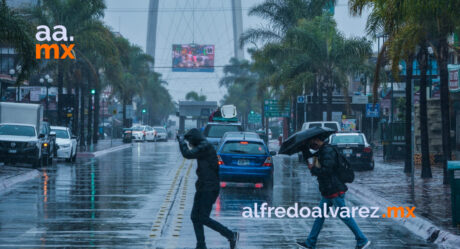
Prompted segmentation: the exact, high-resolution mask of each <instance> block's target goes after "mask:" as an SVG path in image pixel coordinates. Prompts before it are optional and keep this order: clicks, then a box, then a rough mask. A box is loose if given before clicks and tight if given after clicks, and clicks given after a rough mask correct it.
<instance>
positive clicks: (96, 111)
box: [93, 83, 100, 144]
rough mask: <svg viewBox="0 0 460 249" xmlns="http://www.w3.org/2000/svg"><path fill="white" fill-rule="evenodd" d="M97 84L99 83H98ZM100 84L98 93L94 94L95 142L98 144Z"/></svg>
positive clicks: (97, 89)
mask: <svg viewBox="0 0 460 249" xmlns="http://www.w3.org/2000/svg"><path fill="white" fill-rule="evenodd" d="M96 84H97V83H96ZM99 97H100V89H99V84H98V85H97V86H96V94H95V95H94V122H93V143H95V144H97V140H98V139H99V110H100V108H99Z"/></svg>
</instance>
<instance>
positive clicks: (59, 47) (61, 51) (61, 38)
mask: <svg viewBox="0 0 460 249" xmlns="http://www.w3.org/2000/svg"><path fill="white" fill-rule="evenodd" d="M37 30H38V32H37V33H36V34H35V39H37V41H39V42H51V41H54V42H56V43H51V44H46V43H42V44H35V58H36V59H41V58H42V55H43V54H42V51H43V52H44V58H45V59H50V57H51V50H53V55H54V59H61V60H62V59H65V58H69V59H75V54H74V53H73V50H72V49H73V47H74V46H75V44H73V43H72V44H69V45H67V44H64V43H60V44H59V42H68V41H70V42H73V36H70V37H67V29H66V27H64V26H62V25H57V26H54V27H53V32H52V34H51V30H50V28H49V27H48V26H46V25H40V26H38V27H37Z"/></svg>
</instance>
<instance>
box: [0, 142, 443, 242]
mask: <svg viewBox="0 0 460 249" xmlns="http://www.w3.org/2000/svg"><path fill="white" fill-rule="evenodd" d="M274 164H275V175H274V179H275V180H274V186H273V189H270V188H269V189H258V188H255V187H254V185H253V184H249V185H244V184H229V185H228V186H227V187H225V188H223V189H222V190H221V194H220V197H219V199H218V201H217V202H216V204H215V205H214V208H213V212H212V214H211V216H212V217H213V218H215V219H216V220H218V221H220V222H222V223H223V224H224V225H226V226H228V227H229V228H231V229H235V230H237V231H239V232H240V233H241V239H240V246H239V248H245V249H249V248H277V249H281V248H297V247H296V246H295V242H296V240H304V239H305V238H306V236H307V235H308V232H309V230H310V228H311V226H312V224H313V221H314V220H313V218H304V219H302V218H297V219H291V218H282V219H279V218H258V219H254V218H253V219H251V218H243V217H242V209H243V207H251V206H254V203H258V204H259V205H260V204H261V203H263V202H267V204H268V205H269V206H283V207H288V206H292V205H294V203H296V202H297V203H298V205H299V206H308V207H314V206H316V205H317V204H318V202H319V199H320V194H319V191H318V189H317V183H316V180H315V179H314V178H313V177H312V176H311V175H310V173H309V172H308V170H307V168H306V166H305V165H303V164H299V163H298V162H297V160H296V157H287V156H276V157H275V161H274ZM376 167H378V165H376ZM195 169H196V165H195V162H194V161H192V160H185V159H183V158H182V157H181V155H180V152H179V150H178V146H177V143H175V142H173V141H170V142H166V143H134V144H133V146H132V147H129V148H126V149H123V150H120V151H116V152H113V153H109V154H105V155H102V156H100V157H97V158H82V159H79V160H77V163H75V164H70V163H65V162H63V161H59V162H57V163H55V165H53V166H50V167H46V168H41V169H39V171H40V177H38V178H35V179H32V180H30V181H26V182H23V183H20V184H16V185H14V187H13V188H12V189H11V190H10V191H8V192H6V193H0V199H1V201H0V247H5V248H96V247H101V248H181V249H182V248H194V246H195V237H194V233H193V227H192V224H191V221H190V218H189V217H190V211H191V207H192V201H193V194H194V192H195V189H194V182H195V180H196V176H195V172H194V171H195ZM346 200H347V202H348V205H356V206H360V205H362V204H361V203H359V201H358V199H355V198H354V197H353V196H352V195H351V194H350V195H347V198H346ZM357 223H358V224H359V225H360V227H361V229H362V230H363V232H364V233H365V234H366V236H368V238H369V239H370V240H372V243H373V246H372V247H371V248H435V247H436V246H435V245H433V244H430V243H427V242H425V241H424V240H422V239H420V238H418V237H416V236H415V235H413V234H412V233H411V232H410V231H408V230H407V229H405V228H403V227H401V226H398V225H397V224H396V223H395V222H393V221H392V220H391V219H363V218H357ZM205 234H206V239H207V244H208V248H228V242H227V241H226V240H225V239H224V238H222V237H221V236H220V235H219V234H217V233H216V232H214V231H211V230H209V229H207V228H206V229H205ZM354 246H355V241H354V236H353V234H352V233H351V232H350V231H349V230H348V229H347V227H346V226H345V225H344V224H343V223H342V222H341V221H340V220H338V219H327V220H326V222H325V225H324V228H323V231H322V233H321V235H320V237H319V241H318V248H354Z"/></svg>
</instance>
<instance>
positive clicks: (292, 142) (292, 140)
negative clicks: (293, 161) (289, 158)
mask: <svg viewBox="0 0 460 249" xmlns="http://www.w3.org/2000/svg"><path fill="white" fill-rule="evenodd" d="M332 133H335V131H334V130H332V129H329V128H321V127H313V128H310V129H307V130H303V131H299V132H296V133H294V134H293V135H292V136H290V137H288V139H286V141H284V142H283V144H282V145H281V148H280V150H279V154H287V155H292V154H294V153H297V152H300V151H301V150H302V148H304V147H305V146H307V143H308V141H309V140H310V139H312V138H320V139H323V140H324V139H326V138H327V137H329V136H330V135H331V134H332Z"/></svg>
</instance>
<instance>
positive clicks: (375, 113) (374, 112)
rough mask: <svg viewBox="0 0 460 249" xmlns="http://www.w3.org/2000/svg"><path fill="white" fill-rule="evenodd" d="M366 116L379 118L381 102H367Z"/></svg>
mask: <svg viewBox="0 0 460 249" xmlns="http://www.w3.org/2000/svg"><path fill="white" fill-rule="evenodd" d="M366 117H367V118H378V117H380V104H375V105H374V104H367V105H366Z"/></svg>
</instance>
